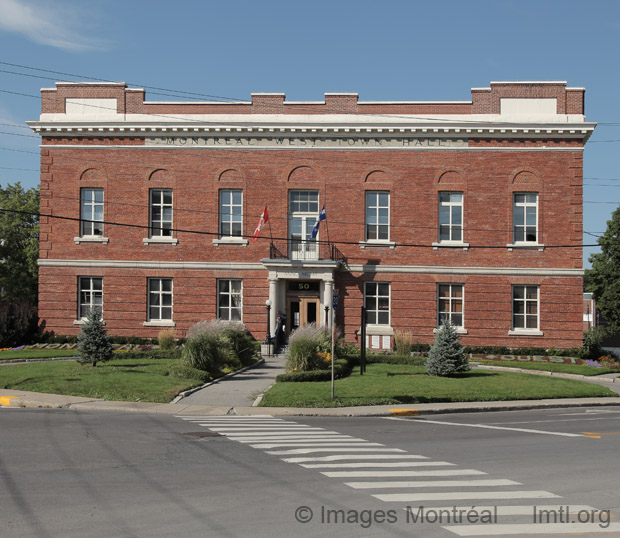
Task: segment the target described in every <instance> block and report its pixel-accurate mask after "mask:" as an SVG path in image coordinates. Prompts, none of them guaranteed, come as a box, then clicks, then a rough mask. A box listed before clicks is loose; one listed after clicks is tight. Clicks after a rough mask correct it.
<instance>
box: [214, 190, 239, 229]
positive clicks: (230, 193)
mask: <svg viewBox="0 0 620 538" xmlns="http://www.w3.org/2000/svg"><path fill="white" fill-rule="evenodd" d="M235 193H239V195H240V196H241V201H240V202H239V203H238V204H236V203H235V202H234V195H235ZM224 196H227V197H228V200H224V199H223V198H224ZM219 202H220V230H219V233H220V238H223V237H241V236H242V235H243V190H241V189H220V197H219ZM224 209H228V212H227V216H228V218H227V219H226V218H225V215H224ZM235 211H237V212H238V216H239V217H240V218H241V220H240V221H236V220H234V218H233V217H235V216H237V215H235ZM235 224H239V230H238V233H237V232H236V231H233V226H234V225H235ZM224 225H228V227H229V231H230V233H224V232H223V227H224Z"/></svg>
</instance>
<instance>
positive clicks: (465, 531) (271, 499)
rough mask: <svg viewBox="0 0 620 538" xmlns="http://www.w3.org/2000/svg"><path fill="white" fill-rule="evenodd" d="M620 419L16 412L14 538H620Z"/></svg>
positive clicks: (10, 420) (10, 509) (3, 468)
mask: <svg viewBox="0 0 620 538" xmlns="http://www.w3.org/2000/svg"><path fill="white" fill-rule="evenodd" d="M619 419H620V410H616V408H613V407H612V408H610V407H606V408H594V407H593V408H587V409H583V408H579V409H575V408H572V409H546V410H530V411H510V412H496V413H468V414H451V415H450V414H442V415H426V416H420V417H394V418H385V417H376V418H361V417H358V418H349V417H337V418H325V417H286V418H279V417H270V416H268V415H264V416H258V417H256V416H254V417H240V416H225V417H210V416H209V417H208V416H200V417H196V416H176V417H175V416H169V415H156V414H141V413H114V412H85V411H72V410H62V409H22V408H0V431H1V432H2V435H1V437H0V439H1V443H0V473H1V476H2V481H1V483H0V522H1V523H2V528H3V532H2V537H3V538H5V537H6V538H14V537H24V538H25V537H37V538H39V537H42V538H56V537H76V538H78V537H79V538H95V537H102V538H103V537H106V538H108V537H119V538H121V537H122V538H126V537H167V536H188V537H202V536H223V537H229V536H230V537H236V536H239V537H245V536H270V537H271V536H273V537H278V536H282V537H284V536H299V537H306V536H307V537H313V536H334V535H338V536H343V537H349V536H350V537H357V536H369V537H371V536H420V537H450V536H497V535H507V536H530V535H533V534H540V533H545V534H548V535H553V536H569V535H572V534H574V533H584V532H585V533H587V534H588V535H589V534H591V533H597V534H598V533H611V534H616V535H618V533H619V532H620V530H619V527H620V523H618V522H617V519H616V518H615V517H614V516H615V515H616V514H617V513H618V512H619V508H618V507H619V504H620V501H619V500H618V497H617V491H618V489H617V483H618V473H619V471H618V470H617V465H616V461H617V454H618V451H619V450H618V449H619V448H620V446H619V443H620V424H619V422H618V421H619Z"/></svg>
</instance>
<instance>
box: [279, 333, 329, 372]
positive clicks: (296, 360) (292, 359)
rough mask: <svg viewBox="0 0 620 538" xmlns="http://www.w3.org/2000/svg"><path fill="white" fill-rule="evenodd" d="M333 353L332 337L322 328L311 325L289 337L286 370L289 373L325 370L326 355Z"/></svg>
mask: <svg viewBox="0 0 620 538" xmlns="http://www.w3.org/2000/svg"><path fill="white" fill-rule="evenodd" d="M330 351H331V335H330V334H329V331H327V330H326V329H324V328H322V327H317V326H316V325H315V324H314V323H310V324H308V325H305V326H303V327H299V328H298V329H296V330H295V331H293V332H292V333H291V336H290V337H289V352H288V355H287V357H286V369H287V371H289V372H294V371H304V372H306V371H309V370H320V369H322V368H325V355H320V354H321V353H323V354H324V353H329V352H330Z"/></svg>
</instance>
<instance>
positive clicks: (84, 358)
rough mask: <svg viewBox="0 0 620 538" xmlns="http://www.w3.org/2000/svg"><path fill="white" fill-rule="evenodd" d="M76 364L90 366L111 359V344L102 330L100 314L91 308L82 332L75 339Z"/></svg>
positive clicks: (96, 309) (97, 310)
mask: <svg viewBox="0 0 620 538" xmlns="http://www.w3.org/2000/svg"><path fill="white" fill-rule="evenodd" d="M77 343H78V354H79V359H78V362H79V363H80V364H92V365H93V366H97V363H98V362H105V361H109V360H110V359H111V358H112V343H111V342H110V337H109V336H108V333H107V332H106V330H105V329H104V328H103V321H102V320H101V312H100V310H99V309H98V308H91V310H90V312H89V313H88V318H87V319H86V322H85V323H84V325H82V331H81V332H80V334H78V337H77Z"/></svg>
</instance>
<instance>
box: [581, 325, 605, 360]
mask: <svg viewBox="0 0 620 538" xmlns="http://www.w3.org/2000/svg"><path fill="white" fill-rule="evenodd" d="M604 337H605V331H604V330H603V329H601V328H600V327H593V328H592V329H590V330H589V331H588V332H586V333H583V346H582V347H581V358H582V359H590V360H596V359H598V358H599V357H600V356H601V355H603V354H604V352H603V347H602V346H603V338H604Z"/></svg>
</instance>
